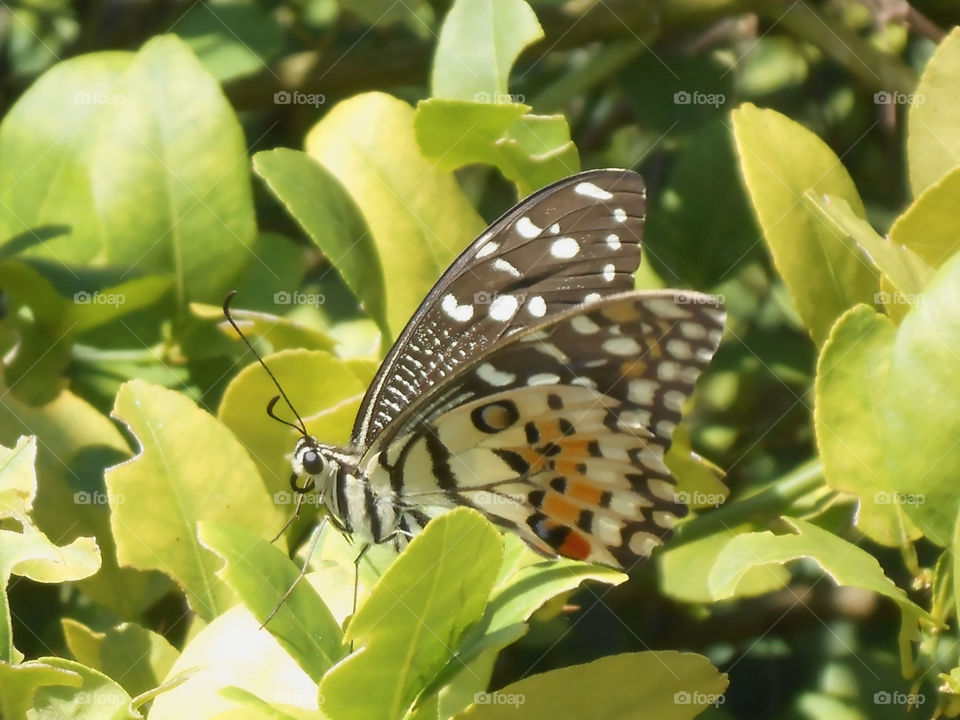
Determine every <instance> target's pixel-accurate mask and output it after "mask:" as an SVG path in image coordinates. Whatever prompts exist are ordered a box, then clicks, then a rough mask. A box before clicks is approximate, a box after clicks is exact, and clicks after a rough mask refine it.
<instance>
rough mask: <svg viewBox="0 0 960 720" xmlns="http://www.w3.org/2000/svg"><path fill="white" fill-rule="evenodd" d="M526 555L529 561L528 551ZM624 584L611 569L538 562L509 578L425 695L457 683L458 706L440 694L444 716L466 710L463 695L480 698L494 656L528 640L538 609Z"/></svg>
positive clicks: (570, 562)
mask: <svg viewBox="0 0 960 720" xmlns="http://www.w3.org/2000/svg"><path fill="white" fill-rule="evenodd" d="M520 544H521V545H522V543H520ZM527 553H528V554H529V555H531V556H533V553H532V551H530V550H529V549H527ZM505 560H506V558H505ZM502 572H503V567H502V566H501V573H502ZM626 580H627V575H625V574H624V573H622V572H620V571H618V570H614V569H613V568H608V567H603V566H600V565H589V564H587V563H582V562H576V561H573V560H566V559H557V560H548V561H543V560H539V561H538V562H535V563H533V564H530V565H525V566H523V567H521V568H520V569H519V570H516V571H515V572H512V573H511V574H510V575H509V577H507V578H506V579H505V580H504V581H503V582H498V583H497V585H496V588H495V589H494V592H493V593H492V594H491V596H490V600H489V602H488V604H487V608H486V610H485V611H484V614H483V618H482V619H481V620H480V622H479V623H477V624H476V625H474V626H473V627H471V628H470V629H469V630H468V631H467V632H466V634H465V636H464V638H463V641H462V642H461V643H460V648H459V650H458V652H457V655H456V657H454V658H452V659H451V660H450V662H449V663H448V664H447V666H446V667H445V668H444V669H443V671H441V672H440V673H439V674H438V675H437V677H436V678H435V680H434V682H433V683H432V684H431V685H430V686H428V687H427V689H426V691H425V694H427V693H431V692H436V691H437V690H438V689H440V686H446V687H445V688H444V690H449V689H450V684H451V681H452V680H454V679H456V680H457V683H456V686H455V687H456V690H457V692H458V694H459V695H460V697H461V701H460V702H459V704H458V705H456V707H453V704H454V702H455V700H454V698H452V697H451V696H450V693H449V692H444V693H442V695H441V697H442V699H441V703H442V707H444V708H446V709H448V710H449V712H447V716H448V715H452V714H453V713H454V712H456V711H459V710H461V709H462V708H464V707H466V706H467V705H468V704H469V701H465V700H464V699H463V698H464V696H465V695H472V694H473V693H478V692H482V691H483V690H484V689H485V688H486V687H487V684H488V682H489V680H490V672H491V671H492V670H493V662H494V660H495V659H496V656H497V654H498V653H499V652H500V650H502V649H503V648H505V647H506V646H507V645H510V644H511V643H513V642H515V641H516V640H517V638H519V637H521V636H523V635H524V634H526V632H527V624H526V623H527V620H529V619H530V616H531V615H533V613H534V612H536V611H537V610H538V609H539V608H541V607H542V606H543V605H545V604H546V603H547V602H548V601H550V600H552V599H553V598H555V597H557V596H559V595H562V594H564V593H568V592H570V591H572V590H575V589H576V588H577V587H579V586H580V585H582V584H583V583H584V582H587V581H595V582H600V583H605V584H607V585H619V584H621V583H623V582H626ZM418 703H419V701H418Z"/></svg>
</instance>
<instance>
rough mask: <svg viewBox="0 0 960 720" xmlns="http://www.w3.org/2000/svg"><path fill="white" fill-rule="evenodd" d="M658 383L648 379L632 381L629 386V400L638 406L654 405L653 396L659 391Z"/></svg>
mask: <svg viewBox="0 0 960 720" xmlns="http://www.w3.org/2000/svg"><path fill="white" fill-rule="evenodd" d="M657 387H659V386H658V385H657V383H656V382H655V381H653V380H648V379H647V378H637V379H636V380H631V381H630V383H629V385H627V398H628V399H629V400H630V402H633V403H636V404H637V405H653V394H654V393H655V392H656V391H657Z"/></svg>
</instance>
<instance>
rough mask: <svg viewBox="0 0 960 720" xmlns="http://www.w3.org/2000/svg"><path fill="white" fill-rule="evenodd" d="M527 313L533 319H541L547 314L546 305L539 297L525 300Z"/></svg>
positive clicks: (535, 296)
mask: <svg viewBox="0 0 960 720" xmlns="http://www.w3.org/2000/svg"><path fill="white" fill-rule="evenodd" d="M527 312H528V313H530V314H531V315H533V316H534V317H543V316H544V315H546V314H547V303H546V302H544V300H543V298H542V297H540V296H539V295H534V296H533V297H532V298H530V299H529V300H527Z"/></svg>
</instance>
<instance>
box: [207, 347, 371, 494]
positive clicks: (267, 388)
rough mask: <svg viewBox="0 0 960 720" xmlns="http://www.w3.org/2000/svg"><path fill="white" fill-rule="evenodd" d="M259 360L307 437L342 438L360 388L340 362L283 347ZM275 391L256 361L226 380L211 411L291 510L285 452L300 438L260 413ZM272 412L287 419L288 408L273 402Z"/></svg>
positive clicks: (350, 424)
mask: <svg viewBox="0 0 960 720" xmlns="http://www.w3.org/2000/svg"><path fill="white" fill-rule="evenodd" d="M264 362H266V363H267V365H268V366H269V368H270V370H271V371H272V372H273V374H274V375H275V376H276V377H277V380H278V381H279V382H280V385H281V386H282V387H284V388H285V389H286V392H287V394H288V395H289V396H290V400H291V401H292V402H293V404H294V407H296V408H297V412H298V413H299V414H300V417H302V418H303V420H304V422H305V423H306V424H307V430H308V431H309V432H310V434H311V435H313V436H314V437H316V438H318V439H320V441H321V442H329V443H337V442H339V443H346V442H347V440H348V439H349V437H350V429H351V428H352V427H353V421H354V418H355V417H356V415H357V410H358V409H359V407H360V401H361V400H362V399H363V393H364V391H365V389H366V386H365V385H364V383H363V382H361V381H360V380H359V379H358V378H357V377H356V375H355V373H354V372H353V371H352V370H351V369H350V367H349V365H348V364H347V363H346V362H345V361H343V360H340V359H338V358H335V357H333V356H332V355H330V354H328V353H325V352H322V351H318V350H314V351H311V350H284V351H282V352H279V353H276V354H274V355H269V356H267V357H266V358H264ZM276 394H277V388H276V386H275V385H274V384H273V381H272V380H271V379H270V378H269V377H268V376H267V374H266V372H264V370H263V368H262V367H260V364H259V363H252V364H250V365H248V366H247V367H245V368H244V369H243V370H241V371H240V372H239V373H237V375H236V376H235V377H234V378H233V380H231V381H230V384H229V385H228V386H227V389H226V390H225V391H224V393H223V399H222V400H221V402H220V408H219V410H218V411H217V415H218V417H219V418H220V420H221V421H222V422H223V423H224V425H226V426H227V427H228V428H230V430H231V431H233V433H234V434H235V435H236V436H237V438H238V439H239V440H240V442H241V444H242V445H243V446H244V447H245V448H247V450H248V452H249V453H250V455H251V456H252V457H253V458H254V462H255V463H256V464H257V467H258V468H259V470H260V474H261V476H262V477H263V479H264V483H265V484H266V486H267V488H268V489H269V490H270V492H271V493H273V494H274V499H275V501H277V499H278V497H280V498H281V500H279V502H280V504H281V505H285V506H287V507H289V509H291V510H292V505H290V504H289V503H290V502H291V498H290V492H289V490H290V459H289V455H290V453H291V451H292V450H293V446H294V445H295V444H296V441H297V438H299V437H300V436H299V434H298V433H297V432H296V431H295V430H293V429H292V428H289V427H286V426H285V425H282V424H280V423H278V422H277V421H276V420H273V419H272V418H270V417H269V416H268V415H267V414H266V412H265V411H264V410H265V408H266V405H267V402H269V400H270V398H272V397H273V396H274V395H276ZM277 412H278V413H280V414H281V417H287V413H288V412H289V410H288V408H285V407H284V406H283V405H282V404H279V405H277ZM289 417H290V419H291V420H293V419H294V418H293V417H292V416H289ZM284 497H285V499H282V498H284Z"/></svg>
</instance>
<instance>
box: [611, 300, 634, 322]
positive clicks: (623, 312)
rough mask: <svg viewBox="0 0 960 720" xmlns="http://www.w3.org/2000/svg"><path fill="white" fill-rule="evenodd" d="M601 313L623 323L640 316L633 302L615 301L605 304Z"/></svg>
mask: <svg viewBox="0 0 960 720" xmlns="http://www.w3.org/2000/svg"><path fill="white" fill-rule="evenodd" d="M603 314H604V315H606V316H607V317H608V318H610V319H611V320H613V321H614V322H618V323H623V322H630V321H631V320H636V319H637V318H638V317H640V313H639V312H637V308H636V307H635V306H634V305H633V303H617V304H616V305H607V306H606V307H605V308H604V309H603Z"/></svg>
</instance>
